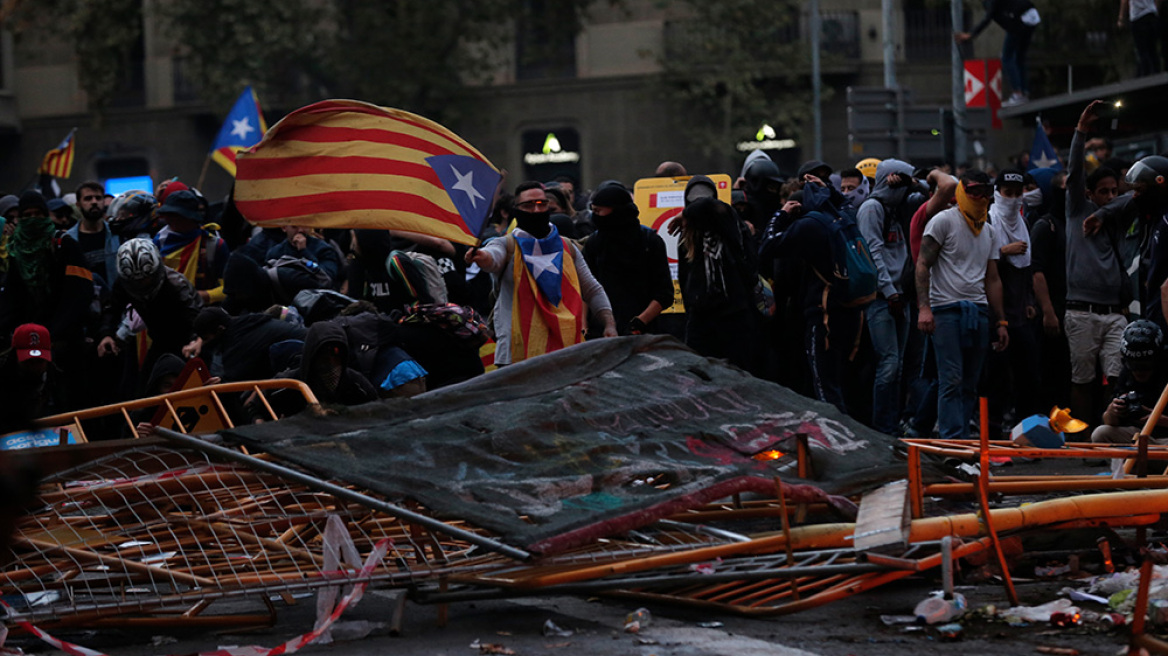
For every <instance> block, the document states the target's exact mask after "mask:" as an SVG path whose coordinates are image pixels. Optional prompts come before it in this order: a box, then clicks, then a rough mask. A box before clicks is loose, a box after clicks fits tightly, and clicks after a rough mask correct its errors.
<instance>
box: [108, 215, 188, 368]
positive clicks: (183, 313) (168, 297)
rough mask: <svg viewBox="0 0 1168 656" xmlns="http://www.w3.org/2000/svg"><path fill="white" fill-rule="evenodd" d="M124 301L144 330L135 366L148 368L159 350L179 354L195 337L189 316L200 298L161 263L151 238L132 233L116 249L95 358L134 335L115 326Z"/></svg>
mask: <svg viewBox="0 0 1168 656" xmlns="http://www.w3.org/2000/svg"><path fill="white" fill-rule="evenodd" d="M127 306H129V307H131V308H132V309H133V311H134V312H135V313H137V315H138V317H139V318H140V319H141V322H142V323H143V324H144V325H145V327H146V330H147V331H148V333H149V335H150V341H151V344H150V350H149V351H148V352H147V354H146V358H145V361H144V362H143V363H142V367H141V369H142V371H144V372H149V371H151V370H152V369H153V367H154V362H155V361H156V360H157V359H158V357H159V356H161V355H162V354H163V353H173V354H175V355H181V354H182V349H183V347H184V346H186V345H187V344H188V343H190V342H191V341H192V340H193V339H194V338H195V330H194V322H195V317H196V316H198V314H199V310H200V309H201V308H202V307H203V302H202V300H201V299H200V298H199V295H198V294H196V293H195V289H194V287H192V286H191V284H190V282H188V281H187V279H186V278H184V277H183V275H182V274H181V273H179V272H177V271H175V270H174V269H171V268H170V267H168V266H166V265H165V264H163V262H162V255H161V254H160V253H159V252H158V247H157V246H155V245H154V242H152V241H150V240H149V239H145V238H136V239H131V240H129V241H127V242H126V243H124V244H122V245H121V247H119V248H118V280H117V282H116V283H114V288H113V292H112V294H111V295H110V303H109V304H108V305H107V306H106V309H105V311H104V312H103V313H102V321H101V341H100V343H99V344H98V347H97V354H98V356H99V357H105V356H109V355H116V354H117V353H119V352H120V350H121V349H122V348H124V347H125V346H126V345H127V344H128V343H130V342H131V341H132V340H133V339H134V336H133V334H132V333H131V332H130V331H128V330H126V329H125V327H124V326H122V325H121V324H122V314H123V310H124V309H125V308H126V307H127ZM137 391H141V390H137Z"/></svg>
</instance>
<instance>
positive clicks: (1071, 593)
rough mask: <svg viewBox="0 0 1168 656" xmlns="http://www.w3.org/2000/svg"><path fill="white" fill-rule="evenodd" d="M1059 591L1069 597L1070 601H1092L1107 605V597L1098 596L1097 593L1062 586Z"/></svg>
mask: <svg viewBox="0 0 1168 656" xmlns="http://www.w3.org/2000/svg"><path fill="white" fill-rule="evenodd" d="M1061 592H1062V593H1063V594H1066V595H1067V596H1068V597H1070V599H1071V601H1093V602H1095V603H1097V604H1103V605H1104V606H1106V605H1107V599H1105V598H1103V597H1100V596H1099V595H1093V594H1091V593H1089V592H1083V591H1082V590H1073V589H1071V588H1063V589H1062V590H1061Z"/></svg>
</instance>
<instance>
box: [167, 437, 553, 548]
mask: <svg viewBox="0 0 1168 656" xmlns="http://www.w3.org/2000/svg"><path fill="white" fill-rule="evenodd" d="M154 432H155V433H157V434H158V435H159V436H160V437H164V438H166V439H168V440H170V441H172V442H178V443H180V444H182V445H184V446H188V447H190V448H192V449H196V450H199V451H202V452H203V453H209V454H211V455H215V456H219V457H221V458H224V459H227V460H231V461H232V462H238V463H240V464H242V465H245V466H247V467H248V468H249V469H258V470H260V471H265V472H268V473H270V474H275V475H276V476H279V477H280V478H284V479H288V480H292V481H296V482H297V483H300V484H301V485H306V486H308V487H310V488H313V489H315V490H319V491H321V492H326V493H328V494H331V495H333V496H334V497H337V498H338V499H345V500H346V501H352V502H353V503H357V504H360V505H362V506H365V507H366V508H371V509H373V510H376V511H379V512H383V513H386V514H387V515H391V516H393V517H396V518H398V519H400V520H402V521H406V522H410V523H413V524H418V525H419V526H425V527H426V528H428V529H430V530H432V531H436V532H438V533H444V534H446V535H449V536H451V537H453V538H457V539H459V540H465V541H467V542H469V543H471V544H476V545H478V546H480V547H482V548H484V549H487V550H488V551H493V552H495V553H499V554H502V555H504V556H507V557H508V558H514V559H516V560H528V559H530V558H531V554H530V553H528V552H526V551H523V550H522V549H516V548H515V547H512V546H509V545H506V544H503V543H501V542H498V541H497V540H492V539H490V538H485V537H483V536H481V535H478V534H476V533H472V532H470V531H467V530H463V529H460V528H457V527H454V526H450V525H449V524H446V523H444V522H441V521H439V520H437V519H434V518H433V517H427V516H426V515H422V514H419V513H416V512H413V511H411V510H406V509H405V508H402V507H400V506H395V505H393V504H391V503H387V502H385V501H382V500H381V499H376V498H374V497H371V496H369V495H367V494H361V493H360V492H357V491H354V490H350V489H348V488H346V487H342V486H340V485H337V484H335V483H330V482H328V481H323V480H321V479H319V478H316V477H314V476H309V475H308V474H305V473H303V472H300V471H297V470H295V469H290V468H288V467H285V466H283V465H278V464H276V463H274V462H269V461H267V460H260V459H259V458H256V457H254V456H250V455H247V454H245V453H240V452H239V451H235V450H232V449H228V448H226V447H222V446H219V445H218V444H211V443H210V442H207V441H205V440H202V439H200V438H198V437H195V436H192V435H184V434H182V433H178V432H175V431H172V430H170V429H167V428H162V427H157V428H155V429H154Z"/></svg>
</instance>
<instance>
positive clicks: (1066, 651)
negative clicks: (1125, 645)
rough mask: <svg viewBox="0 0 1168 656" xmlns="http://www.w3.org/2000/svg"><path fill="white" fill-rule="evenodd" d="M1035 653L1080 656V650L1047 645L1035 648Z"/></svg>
mask: <svg viewBox="0 0 1168 656" xmlns="http://www.w3.org/2000/svg"><path fill="white" fill-rule="evenodd" d="M1034 651H1036V652H1038V653H1040V654H1057V655H1058V656H1079V650H1078V649H1072V648H1071V647H1047V646H1045V645H1041V646H1038V647H1035V648H1034ZM1125 651H1126V650H1125Z"/></svg>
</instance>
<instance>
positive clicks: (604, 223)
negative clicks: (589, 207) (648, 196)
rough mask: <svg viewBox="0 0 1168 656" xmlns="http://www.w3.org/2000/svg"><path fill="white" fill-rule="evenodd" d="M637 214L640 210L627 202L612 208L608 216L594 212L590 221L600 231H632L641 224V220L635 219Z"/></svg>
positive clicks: (638, 214)
mask: <svg viewBox="0 0 1168 656" xmlns="http://www.w3.org/2000/svg"><path fill="white" fill-rule="evenodd" d="M638 216H640V211H639V210H638V209H637V206H636V205H634V204H632V203H628V204H627V205H622V206H620V207H614V208H612V212H610V213H609V214H608V216H600V215H599V214H596V213H595V212H594V213H593V214H592V223H593V224H594V225H595V226H596V229H597V230H599V231H601V232H613V231H633V230H636V229H637V228H638V227H639V226H640V225H641V222H640V221H638V220H637V217H638Z"/></svg>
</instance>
